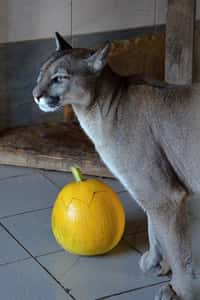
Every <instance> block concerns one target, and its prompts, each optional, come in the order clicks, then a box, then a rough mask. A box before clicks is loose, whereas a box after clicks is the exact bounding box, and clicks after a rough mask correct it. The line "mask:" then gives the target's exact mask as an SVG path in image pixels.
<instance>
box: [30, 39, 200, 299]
mask: <svg viewBox="0 0 200 300" xmlns="http://www.w3.org/2000/svg"><path fill="white" fill-rule="evenodd" d="M56 45H57V48H56V51H55V52H53V54H52V55H51V56H50V57H49V58H48V59H47V61H46V62H45V63H44V64H43V65H42V67H41V70H40V74H39V77H38V79H37V84H36V86H35V88H34V90H33V97H34V100H35V102H36V103H37V104H38V106H39V108H40V109H41V110H42V111H45V112H53V111H55V110H57V109H59V108H61V107H62V106H64V105H66V104H72V107H73V109H74V112H75V114H76V116H77V118H78V120H79V122H80V125H81V127H82V128H83V130H84V131H85V132H86V134H87V135H88V136H89V138H90V139H91V140H92V142H93V143H94V145H95V148H96V150H97V152H98V153H99V155H100V157H101V159H102V160H103V162H104V163H105V164H106V165H107V167H108V168H109V169H110V170H111V172H112V173H113V174H114V176H116V178H118V179H119V180H120V181H121V183H122V184H123V185H124V186H125V188H126V189H127V190H128V191H129V193H130V194H131V195H132V197H133V199H134V200H135V201H137V203H138V204H139V205H140V206H141V207H142V208H143V209H144V211H145V212H146V214H147V218H148V235H149V244H150V246H149V251H148V252H146V253H145V254H143V256H142V257H141V260H140V267H141V269H142V270H143V271H145V272H153V273H155V274H157V275H163V274H166V273H167V272H169V270H171V281H170V283H169V284H166V285H165V286H163V287H162V288H161V289H160V290H159V291H158V293H157V294H156V296H155V300H172V299H173V300H199V299H200V278H197V275H196V274H195V271H194V268H193V263H192V250H191V234H190V230H189V222H188V214H187V206H188V202H189V199H191V196H193V195H195V196H197V197H198V195H199V194H200V84H199V83H194V84H193V85H192V86H190V87H182V88H181V87H175V86H170V85H167V84H165V83H162V82H161V83H160V82H159V83H158V82H154V81H149V80H146V79H142V78H139V77H136V76H133V77H121V76H120V75H118V74H116V73H114V72H113V71H112V70H111V68H110V67H109V66H108V64H107V57H108V54H109V52H110V48H111V45H110V43H109V42H106V43H105V44H104V45H103V46H102V47H99V48H98V49H97V50H90V49H82V48H81V49H79V48H74V49H73V48H72V47H71V46H70V45H69V44H68V43H67V42H66V41H65V40H64V38H63V37H62V36H61V35H59V34H58V33H56Z"/></svg>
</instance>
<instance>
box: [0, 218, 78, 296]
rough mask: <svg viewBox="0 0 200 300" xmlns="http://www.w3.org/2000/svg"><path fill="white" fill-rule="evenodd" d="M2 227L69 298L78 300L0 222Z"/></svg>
mask: <svg viewBox="0 0 200 300" xmlns="http://www.w3.org/2000/svg"><path fill="white" fill-rule="evenodd" d="M0 226H1V227H2V228H3V229H4V230H5V231H6V232H7V233H8V234H9V235H10V236H11V237H12V238H13V239H14V240H15V241H16V242H17V244H18V245H19V246H20V247H22V248H23V249H24V251H25V252H26V253H27V254H28V255H29V256H30V257H31V258H32V259H33V260H34V261H35V262H36V263H37V264H38V265H39V266H40V267H41V268H42V269H43V270H44V271H45V272H46V273H48V275H49V276H50V277H51V278H52V279H53V280H54V281H55V282H56V283H57V284H58V285H59V286H60V287H61V288H62V289H63V290H64V291H65V293H66V294H67V295H68V296H70V297H71V298H72V299H73V300H76V298H75V297H74V296H73V295H71V293H70V292H71V290H70V289H67V288H65V287H64V286H63V285H62V283H61V282H60V281H59V280H58V279H57V278H56V277H55V276H54V275H53V274H51V272H49V270H48V269H47V268H46V267H44V266H43V265H42V264H41V263H40V261H39V260H38V259H37V258H36V257H34V256H33V255H32V253H31V252H30V251H29V250H28V249H26V248H25V247H24V245H23V244H22V243H21V242H20V241H18V240H17V239H16V237H15V236H14V235H13V234H12V233H11V232H10V231H9V230H8V228H7V227H6V226H4V224H2V223H1V222H0Z"/></svg>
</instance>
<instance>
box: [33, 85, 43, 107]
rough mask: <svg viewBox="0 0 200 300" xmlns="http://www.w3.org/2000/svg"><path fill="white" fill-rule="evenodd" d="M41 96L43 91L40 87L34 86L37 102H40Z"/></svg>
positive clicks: (34, 95)
mask: <svg viewBox="0 0 200 300" xmlns="http://www.w3.org/2000/svg"><path fill="white" fill-rule="evenodd" d="M41 97H42V93H41V91H39V89H37V88H34V89H33V98H34V100H35V102H36V103H37V104H38V103H39V102H40V98H41Z"/></svg>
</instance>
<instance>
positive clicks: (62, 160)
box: [0, 123, 113, 177]
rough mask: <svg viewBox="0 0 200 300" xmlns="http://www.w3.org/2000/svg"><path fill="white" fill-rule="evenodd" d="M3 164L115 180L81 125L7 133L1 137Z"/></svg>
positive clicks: (35, 127) (53, 125)
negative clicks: (77, 170)
mask: <svg viewBox="0 0 200 300" xmlns="http://www.w3.org/2000/svg"><path fill="white" fill-rule="evenodd" d="M0 164H5V165H16V166H25V167H32V168H41V169H48V170H58V171H65V172H69V171H70V166H72V165H77V166H79V167H80V168H81V170H82V172H83V173H84V174H89V175H97V176H105V177H113V175H112V174H111V173H110V172H109V171H108V169H107V168H106V166H105V165H104V164H103V162H102V161H101V159H100V158H99V155H98V154H97V153H96V151H95V148H94V146H93V145H92V143H91V142H90V141H89V139H88V138H87V136H86V135H85V134H84V132H83V131H82V130H81V128H80V127H79V126H78V125H77V124H71V125H70V124H68V125H66V124H65V123H60V124H59V123H56V124H45V125H35V126H34V125H33V126H29V127H18V128H13V129H8V130H5V131H4V132H1V134H0Z"/></svg>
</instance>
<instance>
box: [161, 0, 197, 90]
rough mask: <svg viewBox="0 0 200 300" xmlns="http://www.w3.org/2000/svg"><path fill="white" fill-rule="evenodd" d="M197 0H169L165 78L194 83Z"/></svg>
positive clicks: (183, 83) (178, 82)
mask: <svg viewBox="0 0 200 300" xmlns="http://www.w3.org/2000/svg"><path fill="white" fill-rule="evenodd" d="M194 20H195V0H168V13H167V25H166V53H165V80H166V81H167V82H168V83H171V84H177V85H189V84H191V83H192V60H193V35H194Z"/></svg>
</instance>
